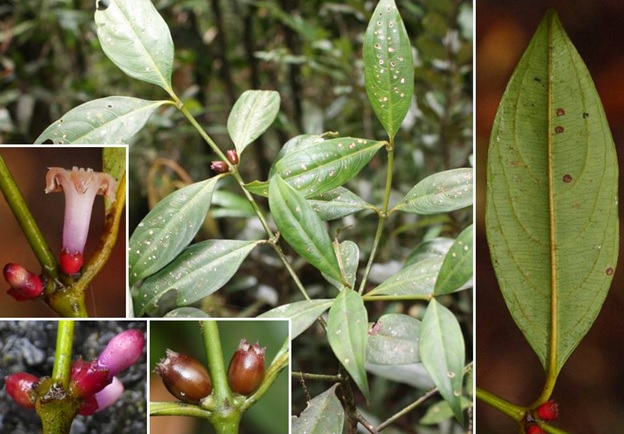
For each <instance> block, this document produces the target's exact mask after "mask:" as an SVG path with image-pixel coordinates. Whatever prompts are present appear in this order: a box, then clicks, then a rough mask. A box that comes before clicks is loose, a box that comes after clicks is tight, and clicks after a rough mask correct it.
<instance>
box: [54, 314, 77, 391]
mask: <svg viewBox="0 0 624 434" xmlns="http://www.w3.org/2000/svg"><path fill="white" fill-rule="evenodd" d="M58 323H59V324H58V332H57V335H56V353H55V356H54V368H53V369H52V379H53V380H54V382H61V383H62V384H63V388H64V389H65V390H67V387H68V386H69V374H70V371H71V356H72V344H73V341H74V320H59V322H58Z"/></svg>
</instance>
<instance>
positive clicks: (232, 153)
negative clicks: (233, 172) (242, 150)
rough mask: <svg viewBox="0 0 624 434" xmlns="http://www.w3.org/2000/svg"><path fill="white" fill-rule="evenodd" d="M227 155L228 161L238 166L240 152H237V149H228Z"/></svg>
mask: <svg viewBox="0 0 624 434" xmlns="http://www.w3.org/2000/svg"><path fill="white" fill-rule="evenodd" d="M225 156H226V157H227V159H228V161H229V162H230V163H232V164H233V165H235V166H236V165H237V164H238V152H236V150H235V149H230V150H229V151H227V152H226V153H225Z"/></svg>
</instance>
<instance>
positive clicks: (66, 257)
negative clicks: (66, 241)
mask: <svg viewBox="0 0 624 434" xmlns="http://www.w3.org/2000/svg"><path fill="white" fill-rule="evenodd" d="M82 263H83V257H82V253H81V252H76V253H70V252H69V251H68V250H65V249H63V250H62V251H61V270H62V271H63V273H65V274H77V273H78V272H79V271H80V269H81V268H82Z"/></svg>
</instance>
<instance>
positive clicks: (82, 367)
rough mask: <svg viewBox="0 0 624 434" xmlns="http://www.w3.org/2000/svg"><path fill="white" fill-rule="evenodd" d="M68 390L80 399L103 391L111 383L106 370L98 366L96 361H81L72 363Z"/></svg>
mask: <svg viewBox="0 0 624 434" xmlns="http://www.w3.org/2000/svg"><path fill="white" fill-rule="evenodd" d="M70 377H71V383H70V386H69V387H70V389H71V391H72V393H73V394H74V395H76V396H80V397H89V396H91V395H94V394H96V393H97V392H99V391H101V390H102V389H104V388H105V387H106V386H108V385H109V384H110V382H111V380H110V377H109V370H108V368H104V367H102V366H99V365H98V362H97V360H91V361H90V362H85V361H84V360H82V359H78V360H76V361H75V362H74V363H72V368H71V375H70Z"/></svg>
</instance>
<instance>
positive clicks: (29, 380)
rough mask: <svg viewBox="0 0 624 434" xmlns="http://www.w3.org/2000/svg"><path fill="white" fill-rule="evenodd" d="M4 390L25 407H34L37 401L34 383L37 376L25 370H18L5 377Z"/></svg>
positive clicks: (37, 379)
mask: <svg viewBox="0 0 624 434" xmlns="http://www.w3.org/2000/svg"><path fill="white" fill-rule="evenodd" d="M5 381H6V391H7V393H8V395H9V396H10V397H11V398H13V400H14V401H15V402H17V403H18V404H19V405H21V406H22V407H25V408H35V402H36V401H37V397H36V392H35V390H34V387H35V385H36V384H37V383H38V382H39V378H37V377H35V376H34V375H32V374H28V373H26V372H18V373H17V374H13V375H9V376H8V377H6V378H5Z"/></svg>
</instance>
